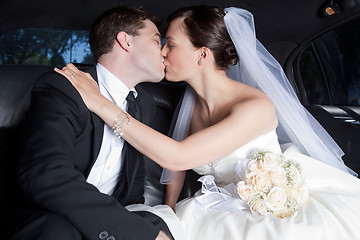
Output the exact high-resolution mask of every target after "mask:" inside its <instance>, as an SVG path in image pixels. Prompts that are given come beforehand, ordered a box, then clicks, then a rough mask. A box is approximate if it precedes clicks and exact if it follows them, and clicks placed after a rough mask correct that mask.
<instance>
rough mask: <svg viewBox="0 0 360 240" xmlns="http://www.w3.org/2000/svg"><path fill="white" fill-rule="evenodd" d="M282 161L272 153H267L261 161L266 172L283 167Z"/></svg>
mask: <svg viewBox="0 0 360 240" xmlns="http://www.w3.org/2000/svg"><path fill="white" fill-rule="evenodd" d="M281 163H282V159H281V158H280V157H279V156H277V155H275V154H272V153H265V155H264V157H263V159H262V161H261V167H262V168H263V169H265V170H273V169H276V168H278V167H279V165H281Z"/></svg>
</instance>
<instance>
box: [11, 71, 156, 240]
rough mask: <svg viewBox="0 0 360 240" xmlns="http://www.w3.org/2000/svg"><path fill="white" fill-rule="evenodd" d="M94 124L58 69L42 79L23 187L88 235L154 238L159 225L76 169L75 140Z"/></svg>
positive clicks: (28, 129)
mask: <svg viewBox="0 0 360 240" xmlns="http://www.w3.org/2000/svg"><path fill="white" fill-rule="evenodd" d="M90 124H91V120H90V112H89V111H88V110H87V108H86V106H85V105H84V103H83V102H82V100H81V97H80V95H79V94H78V93H77V91H76V90H75V89H74V88H73V87H72V85H71V84H70V82H68V81H67V80H66V79H65V78H63V77H61V76H60V75H58V74H56V73H49V74H46V75H44V76H43V77H42V78H40V79H39V81H38V82H37V84H36V87H35V88H34V90H33V93H32V101H31V105H30V109H29V112H28V114H27V119H26V123H25V125H26V126H25V133H24V137H23V144H22V151H21V153H20V159H19V165H18V179H19V184H20V187H21V188H22V191H23V192H24V194H25V195H26V196H27V197H28V198H29V199H30V201H32V202H34V203H35V204H36V205H38V206H40V207H41V208H43V209H46V210H48V211H51V212H54V213H56V214H58V215H60V216H63V217H65V218H66V219H67V220H68V221H69V222H71V223H72V225H73V226H75V227H76V228H77V229H78V230H79V231H80V232H81V233H82V235H83V236H84V237H85V238H86V239H98V237H99V233H101V232H103V231H107V232H108V234H109V236H114V237H115V239H155V238H156V236H157V234H158V232H159V229H158V228H156V227H154V226H153V225H151V224H150V223H148V222H147V221H145V220H144V219H142V218H141V217H140V216H138V215H135V214H132V213H130V212H128V211H127V210H126V209H125V208H124V207H123V206H121V205H120V204H119V203H118V202H117V201H116V200H115V199H114V198H113V197H111V196H108V195H106V194H102V193H100V192H99V191H98V190H97V189H96V188H95V187H94V186H93V185H91V184H89V183H87V182H86V179H85V177H84V175H83V174H82V173H81V172H80V171H79V170H78V169H77V168H76V167H75V166H76V164H75V161H80V160H78V159H77V158H78V156H79V155H80V156H81V154H80V153H78V152H76V149H78V148H76V146H77V145H76V144H77V143H78V141H80V140H81V138H82V137H83V138H85V137H86V134H83V132H82V131H83V129H91V126H90ZM90 131H91V130H90ZM81 141H85V142H86V139H85V140H84V139H82V140H81ZM88 144H89V146H90V144H91V140H88ZM90 149H92V148H90ZM84 151H89V149H84ZM81 161H84V162H86V161H91V159H81ZM139 229H141V230H139Z"/></svg>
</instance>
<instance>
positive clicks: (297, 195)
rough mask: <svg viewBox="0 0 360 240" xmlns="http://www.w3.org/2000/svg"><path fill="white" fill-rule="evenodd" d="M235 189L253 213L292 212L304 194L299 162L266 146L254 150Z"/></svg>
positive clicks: (305, 195)
mask: <svg viewBox="0 0 360 240" xmlns="http://www.w3.org/2000/svg"><path fill="white" fill-rule="evenodd" d="M237 190H238V193H239V195H240V198H241V199H242V200H244V201H246V202H247V203H248V205H249V208H250V211H251V212H252V213H253V214H256V213H258V214H261V215H265V214H272V215H274V216H276V217H280V218H284V217H288V216H290V215H292V214H293V212H294V211H296V210H297V209H298V208H299V207H300V206H301V205H302V204H303V203H304V202H305V201H306V200H307V198H308V190H307V188H306V183H305V180H304V177H303V175H302V168H301V166H300V164H299V163H297V162H295V161H293V160H286V159H285V157H284V156H283V155H279V154H274V153H272V152H269V151H266V150H258V151H257V152H256V153H255V154H254V156H253V157H252V158H251V159H250V160H249V162H248V165H247V170H246V174H245V177H244V181H240V182H239V183H238V184H237Z"/></svg>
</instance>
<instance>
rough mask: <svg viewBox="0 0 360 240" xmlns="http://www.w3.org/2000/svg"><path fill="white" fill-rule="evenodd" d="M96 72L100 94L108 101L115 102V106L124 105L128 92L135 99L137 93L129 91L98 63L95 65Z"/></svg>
mask: <svg viewBox="0 0 360 240" xmlns="http://www.w3.org/2000/svg"><path fill="white" fill-rule="evenodd" d="M96 71H97V75H98V81H99V87H100V92H101V93H102V94H103V95H105V97H107V98H108V99H109V100H111V101H113V102H115V104H116V105H118V106H121V105H122V104H123V103H124V101H125V99H126V97H127V95H128V94H129V91H132V92H133V94H134V97H137V94H138V93H137V91H136V90H135V88H132V89H130V90H129V89H128V87H127V86H126V85H125V84H124V83H123V82H122V81H121V80H120V79H119V78H117V77H116V76H115V75H114V74H112V73H111V72H110V71H109V70H107V69H106V68H105V67H104V66H102V65H101V64H100V63H97V64H96ZM104 91H107V93H108V94H109V96H106V94H104ZM109 97H110V98H109Z"/></svg>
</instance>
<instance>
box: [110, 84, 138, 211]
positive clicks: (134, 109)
mask: <svg viewBox="0 0 360 240" xmlns="http://www.w3.org/2000/svg"><path fill="white" fill-rule="evenodd" d="M126 101H127V104H128V110H127V112H128V113H129V114H130V115H131V116H132V117H133V118H135V119H137V120H141V119H140V117H141V114H140V113H141V110H140V104H139V103H138V101H137V100H136V99H135V97H134V93H133V92H132V91H130V92H129V94H128V96H127V97H126ZM135 151H136V150H135V149H134V148H133V147H132V146H130V145H129V144H128V143H127V142H125V143H124V147H123V150H122V153H121V154H122V155H123V156H124V162H123V166H122V169H121V172H120V175H119V181H118V184H117V186H116V188H115V191H114V193H113V194H112V196H113V197H115V198H117V199H118V200H119V202H120V203H121V204H124V203H125V202H126V195H127V191H128V182H127V175H128V172H127V171H129V169H128V161H131V160H135V159H129V158H134V154H135V153H134V152H135Z"/></svg>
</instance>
